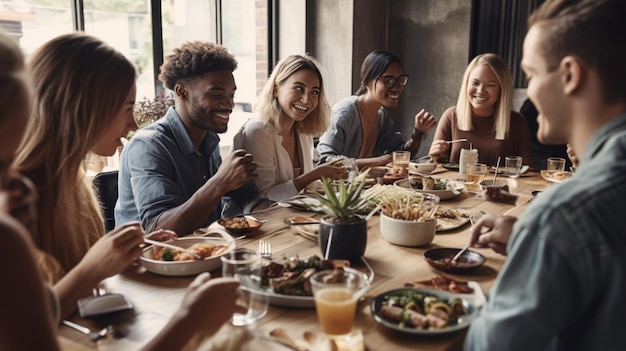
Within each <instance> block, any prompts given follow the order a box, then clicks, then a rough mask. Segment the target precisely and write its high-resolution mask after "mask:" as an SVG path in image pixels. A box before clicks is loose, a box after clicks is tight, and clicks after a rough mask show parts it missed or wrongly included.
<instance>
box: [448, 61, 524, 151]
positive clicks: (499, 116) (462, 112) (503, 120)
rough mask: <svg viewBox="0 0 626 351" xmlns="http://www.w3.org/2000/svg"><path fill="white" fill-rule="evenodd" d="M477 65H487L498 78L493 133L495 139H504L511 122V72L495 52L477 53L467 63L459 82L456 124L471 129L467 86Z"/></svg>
mask: <svg viewBox="0 0 626 351" xmlns="http://www.w3.org/2000/svg"><path fill="white" fill-rule="evenodd" d="M478 65H487V66H488V67H489V68H491V70H492V71H493V73H495V75H496V77H497V79H498V84H500V96H499V97H498V101H497V102H496V106H495V109H494V115H495V118H496V123H495V125H494V134H495V138H496V139H498V140H504V139H505V138H506V137H507V135H508V134H509V126H510V124H511V123H510V122H511V101H512V99H513V97H512V87H511V72H510V71H509V66H508V65H507V64H506V62H505V61H504V60H503V59H502V58H501V57H500V56H498V55H496V54H490V53H488V54H481V55H478V56H476V57H475V58H474V59H473V60H472V61H471V62H470V63H469V65H467V68H466V69H465V74H464V75H463V81H462V82H461V90H460V92H459V99H458V100H457V103H456V118H457V125H458V127H459V129H460V130H463V131H470V130H472V105H471V104H470V100H469V99H468V97H467V86H468V81H469V76H470V73H471V72H472V70H474V68H476V67H478Z"/></svg>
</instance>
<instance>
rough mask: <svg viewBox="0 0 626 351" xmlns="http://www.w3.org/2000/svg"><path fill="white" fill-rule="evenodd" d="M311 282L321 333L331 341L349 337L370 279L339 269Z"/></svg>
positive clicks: (323, 272) (361, 274) (314, 277)
mask: <svg viewBox="0 0 626 351" xmlns="http://www.w3.org/2000/svg"><path fill="white" fill-rule="evenodd" d="M310 281H311V287H312V288H313V298H314V299H315V309H316V310H317V318H318V320H319V323H320V326H321V329H322V332H324V333H325V334H326V335H328V336H331V337H333V336H341V335H346V334H350V332H351V331H352V324H353V322H354V315H355V313H356V305H357V301H358V300H359V299H360V298H361V296H363V294H365V292H366V291H367V289H368V288H369V281H368V280H367V276H366V275H365V274H363V273H361V272H358V271H344V270H343V269H336V270H325V271H321V272H317V273H315V274H313V275H312V276H311V279H310Z"/></svg>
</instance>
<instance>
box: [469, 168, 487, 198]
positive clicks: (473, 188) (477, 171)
mask: <svg viewBox="0 0 626 351" xmlns="http://www.w3.org/2000/svg"><path fill="white" fill-rule="evenodd" d="M485 174H487V165H486V164H484V163H470V164H468V165H467V182H468V184H469V185H468V186H467V191H469V192H474V193H477V192H479V191H480V185H479V184H480V182H482V181H483V179H485Z"/></svg>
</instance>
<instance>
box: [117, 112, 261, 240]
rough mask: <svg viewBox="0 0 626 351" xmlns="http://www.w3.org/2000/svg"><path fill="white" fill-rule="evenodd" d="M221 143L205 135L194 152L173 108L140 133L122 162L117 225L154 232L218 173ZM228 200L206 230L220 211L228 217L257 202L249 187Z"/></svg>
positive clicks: (209, 133)
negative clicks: (138, 223)
mask: <svg viewBox="0 0 626 351" xmlns="http://www.w3.org/2000/svg"><path fill="white" fill-rule="evenodd" d="M219 141H220V138H219V137H218V135H217V134H216V133H215V132H212V131H207V133H206V136H205V137H204V139H203V140H202V144H201V145H200V149H199V150H196V148H195V147H194V146H193V143H192V141H191V138H190V137H189V134H187V130H186V129H185V126H184V125H183V122H182V120H181V119H180V116H179V115H178V113H177V112H176V110H175V109H174V108H173V107H170V109H169V110H168V111H167V113H166V115H165V117H163V118H162V119H160V120H158V121H157V122H155V123H153V124H151V125H149V126H147V127H145V128H143V129H141V130H138V131H137V133H136V134H135V135H134V136H133V138H132V139H131V140H130V141H129V142H128V144H126V146H125V147H124V150H123V151H122V156H121V159H120V172H119V178H118V189H119V198H118V201H117V204H116V206H115V223H116V224H117V225H119V224H122V223H127V222H130V221H141V225H142V226H143V227H144V229H145V230H146V231H151V230H154V229H155V225H156V222H157V219H158V217H159V216H160V215H161V213H163V212H165V211H167V210H169V209H171V208H174V207H177V206H179V205H181V204H183V203H184V202H185V201H187V200H188V199H189V198H190V197H191V196H192V195H193V194H194V193H195V192H196V191H197V190H198V189H199V188H200V187H201V186H202V185H204V183H206V181H207V180H208V179H209V178H211V177H212V176H213V175H214V174H215V173H216V172H217V170H218V168H219V167H220V165H221V164H222V158H221V156H220V149H219ZM229 195H231V197H232V199H230V198H228V197H225V198H224V199H223V200H222V204H221V205H220V206H217V207H216V208H215V209H214V210H213V212H212V213H211V215H210V216H209V217H208V218H207V219H206V222H205V225H208V224H210V223H211V222H213V221H215V220H217V219H219V218H221V213H222V210H224V211H227V212H228V213H227V214H228V215H231V214H236V213H241V212H244V211H245V210H248V211H249V209H250V207H252V206H254V204H256V202H257V201H258V200H259V199H260V197H259V193H258V190H257V188H256V186H255V185H254V183H253V182H248V183H246V184H245V185H244V186H242V187H241V188H239V189H237V190H235V191H233V192H231V193H229ZM229 200H231V201H229Z"/></svg>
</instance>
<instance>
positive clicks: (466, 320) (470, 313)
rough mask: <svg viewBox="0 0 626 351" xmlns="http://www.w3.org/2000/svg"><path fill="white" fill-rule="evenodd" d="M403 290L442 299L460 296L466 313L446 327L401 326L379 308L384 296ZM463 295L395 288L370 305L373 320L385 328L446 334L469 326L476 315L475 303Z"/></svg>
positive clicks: (428, 333)
mask: <svg viewBox="0 0 626 351" xmlns="http://www.w3.org/2000/svg"><path fill="white" fill-rule="evenodd" d="M403 292H418V293H424V294H429V295H433V296H437V297H439V298H444V299H451V298H460V299H461V301H462V302H463V305H464V306H465V308H466V309H467V314H466V315H464V316H463V317H461V318H459V321H458V323H457V324H454V325H451V326H448V327H446V328H443V329H415V328H409V327H401V326H399V325H398V324H397V323H394V322H393V321H390V320H388V319H386V318H384V317H383V316H382V314H381V313H380V308H381V306H382V303H383V301H384V298H385V296H387V295H394V294H401V293H403ZM463 295H465V294H453V293H450V292H448V291H441V290H432V289H422V288H403V289H395V290H391V291H387V292H384V293H382V294H380V295H378V296H376V297H375V298H374V299H373V300H372V304H371V305H370V307H371V309H372V316H373V317H374V320H376V322H378V323H380V324H382V325H383V326H385V327H387V328H390V329H394V330H397V331H400V332H403V333H407V334H414V335H438V334H448V333H452V332H455V331H458V330H462V329H465V328H467V327H469V325H470V323H471V322H472V320H473V319H474V317H475V316H476V312H477V309H476V307H475V305H473V304H472V303H470V302H469V301H468V300H467V299H465V298H464V296H463Z"/></svg>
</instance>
